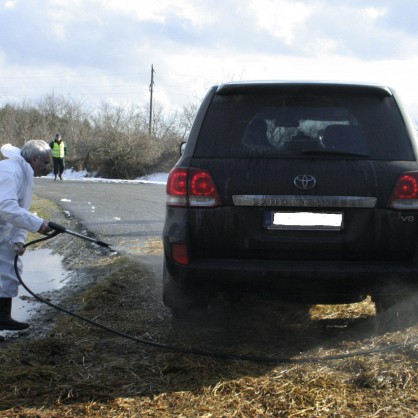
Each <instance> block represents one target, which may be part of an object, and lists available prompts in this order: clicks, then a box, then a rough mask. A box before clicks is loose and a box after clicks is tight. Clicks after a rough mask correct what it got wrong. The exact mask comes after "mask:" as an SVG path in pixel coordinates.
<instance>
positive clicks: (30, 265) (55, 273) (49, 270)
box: [12, 248, 69, 321]
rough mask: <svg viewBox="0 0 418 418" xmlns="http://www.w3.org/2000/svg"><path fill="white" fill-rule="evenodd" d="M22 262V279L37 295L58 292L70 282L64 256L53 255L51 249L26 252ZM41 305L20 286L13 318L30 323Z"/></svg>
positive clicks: (14, 300)
mask: <svg viewBox="0 0 418 418" xmlns="http://www.w3.org/2000/svg"><path fill="white" fill-rule="evenodd" d="M22 262H23V274H22V279H23V281H24V283H25V284H26V286H28V287H29V289H31V290H32V291H33V292H34V293H36V294H42V293H44V292H50V291H52V290H58V289H60V288H62V287H63V286H64V285H65V284H66V283H67V282H68V280H69V272H68V271H66V270H65V269H64V267H63V266H62V256H60V255H59V254H52V251H51V250H49V249H43V248H41V249H38V250H35V251H26V252H25V254H24V255H23V256H22ZM40 305H41V302H39V301H38V300H34V297H33V296H32V295H31V294H30V293H28V292H27V291H26V290H25V289H24V288H23V286H19V294H18V296H17V297H15V298H13V303H12V317H13V318H14V319H16V320H18V321H28V320H29V319H30V318H31V316H33V315H34V314H35V313H36V310H37V309H38V308H39V306H40Z"/></svg>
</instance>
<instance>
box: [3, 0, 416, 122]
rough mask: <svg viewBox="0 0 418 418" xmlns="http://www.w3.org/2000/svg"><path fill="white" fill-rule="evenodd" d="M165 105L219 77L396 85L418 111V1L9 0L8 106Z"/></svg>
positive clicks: (194, 97) (197, 94) (196, 93)
mask: <svg viewBox="0 0 418 418" xmlns="http://www.w3.org/2000/svg"><path fill="white" fill-rule="evenodd" d="M151 65H153V66H154V69H155V74H154V82H155V84H154V99H155V101H156V102H158V103H161V104H163V105H164V106H165V107H168V108H173V109H174V108H176V107H182V106H183V105H187V104H190V103H195V102H198V101H200V99H201V98H202V97H203V96H204V94H205V92H206V91H207V89H208V88H209V87H210V86H211V85H213V84H216V83H219V82H225V81H232V80H254V79H268V80H271V79H280V80H294V79H303V80H308V79H314V80H333V81H337V80H338V81H362V82H373V83H383V84H387V85H389V86H391V87H394V88H395V89H396V90H397V91H398V92H399V94H400V95H401V97H402V98H403V101H404V102H405V104H406V106H407V107H408V108H409V110H410V112H411V113H412V116H413V118H414V119H415V120H418V82H417V74H418V2H417V0H338V1H336V0H212V1H211V0H146V1H145V0H0V105H4V104H5V103H16V102H17V103H21V102H22V101H28V100H29V101H35V102H36V101H37V100H39V99H41V98H42V97H44V96H45V95H47V94H52V93H54V94H57V95H65V96H70V97H71V98H73V99H76V100H77V101H81V102H83V103H85V104H88V105H93V106H94V105H96V104H100V103H101V102H103V101H107V102H111V103H116V104H117V103H121V104H131V103H133V104H138V105H146V104H147V103H149V100H150V98H149V97H150V93H149V85H150V81H151Z"/></svg>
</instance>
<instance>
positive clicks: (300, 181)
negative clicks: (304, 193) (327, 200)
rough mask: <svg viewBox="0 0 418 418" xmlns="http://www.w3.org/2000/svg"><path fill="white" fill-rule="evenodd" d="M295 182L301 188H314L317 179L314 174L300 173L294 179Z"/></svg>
mask: <svg viewBox="0 0 418 418" xmlns="http://www.w3.org/2000/svg"><path fill="white" fill-rule="evenodd" d="M293 184H294V185H295V186H296V187H297V188H298V189H301V190H308V189H312V188H314V187H315V185H316V179H315V177H314V176H311V175H310V174H300V175H299V176H296V177H295V179H294V180H293Z"/></svg>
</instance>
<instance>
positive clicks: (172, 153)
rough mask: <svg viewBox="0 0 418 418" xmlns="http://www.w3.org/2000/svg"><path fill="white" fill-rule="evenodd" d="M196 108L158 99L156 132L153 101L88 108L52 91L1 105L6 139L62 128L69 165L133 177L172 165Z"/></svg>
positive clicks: (0, 132) (20, 140)
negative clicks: (174, 107) (169, 105)
mask: <svg viewBox="0 0 418 418" xmlns="http://www.w3.org/2000/svg"><path fill="white" fill-rule="evenodd" d="M196 108H197V106H194V105H190V106H186V107H184V109H183V110H182V111H181V112H174V113H170V112H166V111H165V109H164V107H162V106H160V105H156V106H155V110H154V117H153V120H152V122H153V123H152V127H151V128H152V129H151V132H150V129H149V108H148V106H146V107H145V106H144V107H138V106H133V105H131V106H114V105H111V104H109V103H102V105H101V106H100V108H98V109H88V108H86V107H85V106H84V105H83V104H82V103H80V102H77V101H76V100H74V99H72V98H70V97H63V96H56V95H54V94H51V95H47V96H45V97H44V98H42V99H41V100H40V101H39V102H38V103H29V102H24V103H21V104H13V105H11V104H7V105H5V106H3V107H2V108H0V145H2V144H5V143H11V144H13V145H15V146H18V147H22V146H23V144H24V143H25V141H27V140H28V139H43V140H45V141H47V142H48V143H49V142H50V141H51V140H52V139H53V137H54V136H55V134H56V133H57V132H59V133H61V135H62V137H63V139H64V141H65V142H66V145H67V149H68V154H67V157H66V165H67V167H73V168H74V169H75V170H86V171H88V172H91V173H96V174H97V175H100V176H101V177H106V178H123V179H133V178H136V177H138V176H142V175H146V174H150V173H151V172H156V171H162V172H165V171H169V170H170V169H171V167H172V166H173V165H174V164H175V163H176V161H177V159H178V157H179V153H178V149H179V145H180V143H181V142H183V141H184V140H185V138H186V137H187V135H188V133H189V131H190V127H191V120H192V118H193V117H194V113H193V112H195V111H196Z"/></svg>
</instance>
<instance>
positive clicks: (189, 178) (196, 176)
mask: <svg viewBox="0 0 418 418" xmlns="http://www.w3.org/2000/svg"><path fill="white" fill-rule="evenodd" d="M166 191H167V199H166V203H167V205H168V206H183V207H187V206H190V207H215V206H219V205H220V204H221V199H220V197H219V193H218V190H217V189H216V185H215V182H214V181H213V179H212V176H211V175H210V173H209V172H208V171H206V170H201V169H197V168H181V167H176V168H174V169H173V170H171V172H170V175H169V176H168V180H167V189H166Z"/></svg>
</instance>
